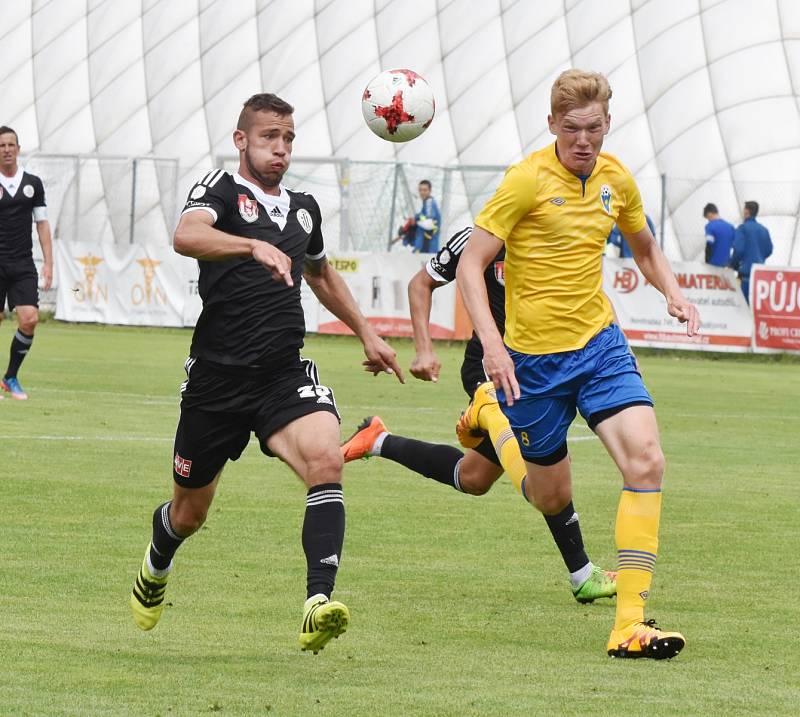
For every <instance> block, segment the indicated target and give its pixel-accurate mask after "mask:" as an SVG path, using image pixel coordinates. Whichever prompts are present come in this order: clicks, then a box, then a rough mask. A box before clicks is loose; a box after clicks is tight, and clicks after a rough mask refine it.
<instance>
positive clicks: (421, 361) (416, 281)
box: [408, 268, 443, 383]
mask: <svg viewBox="0 0 800 717" xmlns="http://www.w3.org/2000/svg"><path fill="white" fill-rule="evenodd" d="M439 286H443V284H441V283H439V282H437V281H434V279H433V278H432V277H431V276H430V274H428V272H427V271H426V270H425V269H424V268H422V269H420V270H419V271H418V272H417V273H416V274H414V276H413V277H412V278H411V281H409V282H408V305H409V308H410V309H411V328H412V330H413V332H414V348H415V350H416V354H417V355H416V356H415V357H414V360H413V361H412V362H411V375H412V376H414V377H415V378H418V379H420V380H421V381H433V382H434V383H435V382H436V381H438V380H439V371H440V370H441V368H442V364H441V362H440V361H439V357H438V356H437V355H436V352H435V351H434V350H433V341H431V332H430V321H431V304H432V303H433V292H434V290H435V289H436V288H437V287H439Z"/></svg>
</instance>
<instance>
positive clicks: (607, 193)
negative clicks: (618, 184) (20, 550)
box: [600, 184, 611, 216]
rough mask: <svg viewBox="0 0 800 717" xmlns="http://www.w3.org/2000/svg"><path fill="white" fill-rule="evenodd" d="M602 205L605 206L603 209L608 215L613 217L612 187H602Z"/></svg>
mask: <svg viewBox="0 0 800 717" xmlns="http://www.w3.org/2000/svg"><path fill="white" fill-rule="evenodd" d="M600 203H601V204H602V205H603V209H605V210H606V214H608V215H609V216H611V187H609V186H608V185H607V184H604V185H603V186H602V187H600Z"/></svg>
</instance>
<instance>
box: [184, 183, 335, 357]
mask: <svg viewBox="0 0 800 717" xmlns="http://www.w3.org/2000/svg"><path fill="white" fill-rule="evenodd" d="M190 211H206V212H208V213H209V214H210V215H211V216H212V217H213V218H214V227H215V228H216V229H219V230H220V231H223V232H226V233H228V234H234V235H236V236H242V237H248V238H250V239H257V240H259V241H265V242H268V243H270V244H272V245H274V246H276V247H277V248H278V249H280V250H281V251H282V252H283V253H284V254H286V255H287V256H288V257H289V258H290V259H291V260H292V280H293V281H294V286H286V284H285V283H283V282H282V281H276V280H275V279H273V278H272V276H271V275H270V273H269V271H267V269H265V268H264V267H263V266H262V265H261V264H259V263H258V262H257V261H255V259H253V258H251V257H236V258H232V259H227V260H225V261H203V260H199V262H198V263H199V264H200V281H199V286H198V288H199V292H200V297H201V299H202V300H203V310H202V312H201V314H200V318H199V319H198V321H197V326H196V327H195V330H194V336H193V338H192V348H191V353H192V355H193V356H197V357H200V358H205V359H207V360H209V361H214V362H216V363H219V364H225V365H228V366H235V367H239V366H250V367H255V368H272V367H275V366H276V365H278V364H280V363H281V362H282V361H284V360H285V358H286V357H287V356H289V355H291V354H292V353H294V354H295V355H296V353H297V351H298V349H299V348H300V347H301V346H302V345H303V337H304V336H305V318H304V316H303V308H302V306H301V303H300V283H301V281H302V271H303V262H304V260H305V259H306V257H308V258H311V259H321V258H322V257H323V256H324V255H325V247H324V244H323V240H322V230H321V224H322V216H321V213H320V210H319V206H318V205H317V202H316V200H315V199H314V198H313V197H312V196H311V195H309V194H304V193H302V192H292V191H289V190H287V189H285V188H284V187H283V186H281V192H280V195H279V196H273V195H269V194H265V193H264V192H263V191H262V190H261V189H260V188H259V187H258V186H256V185H255V184H253V183H252V182H249V181H247V180H246V179H244V178H242V177H241V176H239V174H229V173H228V172H225V171H223V170H221V169H220V170H215V171H213V172H210V173H209V174H207V175H206V176H205V177H203V179H201V180H200V181H199V182H198V183H197V184H195V185H194V187H193V188H192V190H191V191H190V192H189V199H188V200H187V202H186V206H185V208H184V210H183V213H184V214H185V213H186V212H190Z"/></svg>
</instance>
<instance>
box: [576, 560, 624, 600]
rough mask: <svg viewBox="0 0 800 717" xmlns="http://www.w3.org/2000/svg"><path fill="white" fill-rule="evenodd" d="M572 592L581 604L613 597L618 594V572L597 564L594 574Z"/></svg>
mask: <svg viewBox="0 0 800 717" xmlns="http://www.w3.org/2000/svg"><path fill="white" fill-rule="evenodd" d="M572 594H573V595H574V596H575V599H576V600H577V601H578V602H579V603H581V604H586V603H590V602H594V601H595V600H597V599H598V598H612V597H614V596H615V595H616V594H617V574H616V573H615V572H612V571H610V570H603V569H602V568H598V567H597V566H596V565H595V566H594V567H593V568H592V574H591V575H590V576H589V577H588V578H587V579H586V581H585V582H583V583H582V584H581V586H580V587H579V588H577V589H575V590H573V591H572Z"/></svg>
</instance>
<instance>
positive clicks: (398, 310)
mask: <svg viewBox="0 0 800 717" xmlns="http://www.w3.org/2000/svg"><path fill="white" fill-rule="evenodd" d="M429 258H430V255H427V254H411V253H410V252H387V253H382V254H371V253H367V252H353V253H348V254H335V255H333V256H331V257H330V261H331V264H332V265H333V268H334V269H336V270H337V271H338V272H339V273H340V274H341V276H342V278H343V279H344V280H345V282H346V283H347V286H348V287H349V288H350V291H351V292H352V294H353V296H354V297H355V299H356V302H357V303H358V305H359V307H360V308H361V312H362V313H363V314H364V316H366V317H367V320H368V321H369V322H370V323H371V324H372V325H373V326H374V327H375V330H376V331H377V332H378V333H379V334H381V336H412V335H413V332H412V330H411V318H410V312H409V307H408V282H409V281H410V280H411V277H413V276H414V274H416V273H417V272H418V271H419V270H420V269H421V268H422V267H424V266H425V263H426V262H427V261H428V259H429ZM308 315H309V308H308V307H306V323H308ZM430 327H431V329H430V330H431V337H432V338H434V339H452V338H453V337H454V330H455V285H454V283H451V284H448V285H447V286H443V287H441V288H440V289H437V290H436V291H435V292H434V293H433V303H432V306H431V321H430ZM309 330H310V328H309ZM317 331H319V333H321V334H350V333H352V332H351V331H350V329H348V328H347V327H346V326H345V325H344V324H343V323H342V322H341V321H339V319H337V318H336V317H335V316H334V315H333V314H331V313H330V311H328V310H327V309H326V308H325V307H323V306H320V307H319V326H318V328H317Z"/></svg>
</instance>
